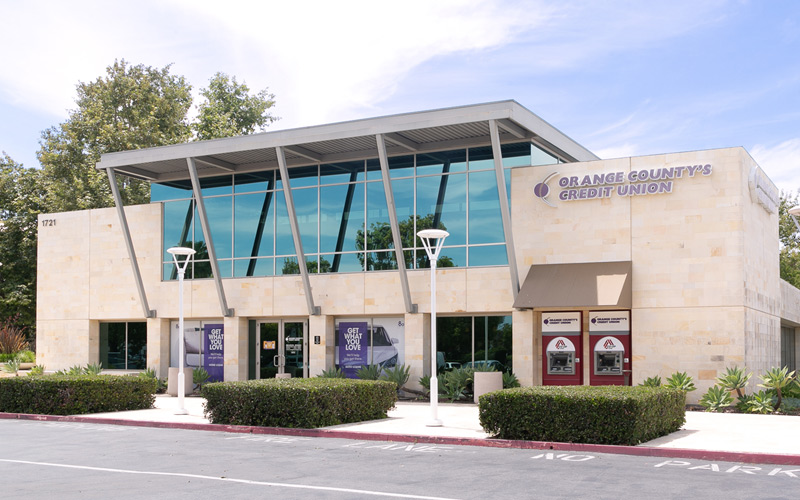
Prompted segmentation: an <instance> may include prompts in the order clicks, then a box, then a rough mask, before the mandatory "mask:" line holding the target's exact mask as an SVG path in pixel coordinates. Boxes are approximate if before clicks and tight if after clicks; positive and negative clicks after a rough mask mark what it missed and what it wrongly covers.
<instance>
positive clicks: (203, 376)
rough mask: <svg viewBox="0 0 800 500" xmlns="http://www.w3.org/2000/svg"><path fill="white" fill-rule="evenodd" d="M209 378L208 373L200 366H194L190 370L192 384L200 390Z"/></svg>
mask: <svg viewBox="0 0 800 500" xmlns="http://www.w3.org/2000/svg"><path fill="white" fill-rule="evenodd" d="M209 377H210V375H209V374H208V371H207V370H206V369H205V368H203V367H202V366H196V367H195V368H194V369H193V370H192V383H193V384H195V385H197V386H199V387H201V388H202V387H203V384H205V383H206V382H207V381H208V378H209Z"/></svg>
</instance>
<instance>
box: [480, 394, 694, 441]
mask: <svg viewBox="0 0 800 500" xmlns="http://www.w3.org/2000/svg"><path fill="white" fill-rule="evenodd" d="M685 404H686V394H685V392H683V391H681V390H676V389H672V388H667V387H659V388H653V387H640V386H637V387H623V386H603V387H589V386H538V387H523V388H519V389H506V390H503V391H497V392H492V393H489V394H486V395H484V396H482V397H481V399H480V403H479V415H480V422H481V425H482V426H483V428H484V430H485V431H486V432H487V433H489V434H491V435H493V436H495V437H498V438H502V439H525V440H533V441H560V442H577V443H596V444H620V445H635V444H639V443H641V442H643V441H649V440H651V439H655V438H657V437H659V436H663V435H666V434H669V433H670V432H675V431H677V430H678V429H680V428H681V426H682V425H683V424H684V422H685V420H686V415H685Z"/></svg>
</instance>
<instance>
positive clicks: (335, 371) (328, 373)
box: [318, 366, 347, 378]
mask: <svg viewBox="0 0 800 500" xmlns="http://www.w3.org/2000/svg"><path fill="white" fill-rule="evenodd" d="M318 377H320V378H347V376H346V375H345V374H344V372H343V371H342V370H341V369H339V368H336V367H335V366H333V367H331V368H329V369H327V370H324V371H323V372H322V373H320V374H319V375H318Z"/></svg>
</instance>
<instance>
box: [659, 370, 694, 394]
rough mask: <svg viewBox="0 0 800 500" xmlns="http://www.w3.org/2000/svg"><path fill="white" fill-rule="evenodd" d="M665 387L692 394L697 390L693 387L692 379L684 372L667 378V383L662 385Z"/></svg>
mask: <svg viewBox="0 0 800 500" xmlns="http://www.w3.org/2000/svg"><path fill="white" fill-rule="evenodd" d="M664 386H665V387H671V388H673V389H680V390H682V391H683V392H692V391H694V390H695V389H697V388H696V387H695V386H694V379H692V377H691V376H689V375H688V374H687V373H686V372H675V373H673V374H672V375H671V376H669V377H667V383H666V384H664Z"/></svg>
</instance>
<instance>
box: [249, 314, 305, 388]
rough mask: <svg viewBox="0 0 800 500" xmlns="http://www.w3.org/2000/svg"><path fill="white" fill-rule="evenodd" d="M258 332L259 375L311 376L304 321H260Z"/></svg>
mask: <svg viewBox="0 0 800 500" xmlns="http://www.w3.org/2000/svg"><path fill="white" fill-rule="evenodd" d="M256 333H257V334H256V345H255V349H256V352H257V353H258V355H257V356H256V378H275V377H277V376H282V377H286V376H289V377H292V378H306V377H308V363H307V362H306V359H307V357H308V324H307V323H306V322H305V321H288V320H276V321H259V322H258V324H257V325H256Z"/></svg>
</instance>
